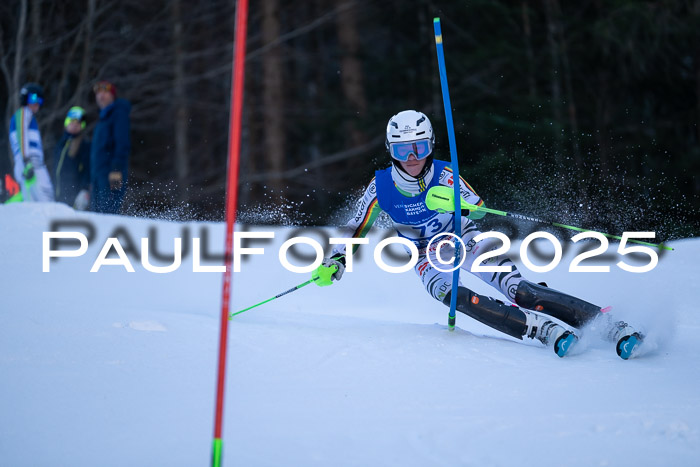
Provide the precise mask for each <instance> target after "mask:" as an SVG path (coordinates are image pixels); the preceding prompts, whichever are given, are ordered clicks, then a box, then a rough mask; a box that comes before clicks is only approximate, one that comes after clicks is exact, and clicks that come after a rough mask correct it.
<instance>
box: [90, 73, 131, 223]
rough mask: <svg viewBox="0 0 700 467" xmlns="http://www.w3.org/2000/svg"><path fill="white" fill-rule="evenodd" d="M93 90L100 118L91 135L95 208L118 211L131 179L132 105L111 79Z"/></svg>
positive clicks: (91, 179)
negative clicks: (129, 176) (130, 117)
mask: <svg viewBox="0 0 700 467" xmlns="http://www.w3.org/2000/svg"><path fill="white" fill-rule="evenodd" d="M93 91H94V92H95V100H96V101H97V105H98V107H99V108H100V118H99V120H98V122H97V126H96V127H95V131H94V133H93V135H92V147H91V150H90V182H91V185H92V194H91V203H92V210H93V211H96V212H103V213H110V214H117V213H119V210H120V209H121V205H122V201H123V199H124V193H125V192H126V186H127V182H128V171H129V153H130V151H131V142H130V137H129V112H130V111H131V104H129V102H128V101H126V100H124V99H117V89H116V88H115V86H114V84H112V83H110V82H109V81H100V82H99V83H97V84H96V85H95V87H94V88H93Z"/></svg>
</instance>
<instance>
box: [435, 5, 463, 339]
mask: <svg viewBox="0 0 700 467" xmlns="http://www.w3.org/2000/svg"><path fill="white" fill-rule="evenodd" d="M433 27H434V28H435V46H436V48H437V58H438V68H439V69H440V87H441V88H442V102H443V104H444V106H445V122H446V123H447V138H448V140H449V142H450V162H451V167H452V180H453V182H454V183H453V184H452V185H453V188H454V199H455V218H454V223H455V235H457V238H458V239H459V240H457V241H456V242H455V264H454V267H455V270H454V271H453V272H452V295H451V299H450V314H449V317H448V318H447V326H448V327H449V329H450V331H454V329H455V310H456V309H457V288H458V287H459V267H458V266H459V264H460V259H461V258H460V256H461V255H462V248H461V243H459V242H460V241H461V239H462V209H461V204H460V200H461V199H462V198H461V196H460V193H459V164H458V162H457V143H456V142H455V128H454V123H453V122H452V104H451V103H450V90H449V89H448V87H447V72H446V71H445V53H444V52H443V50H442V30H441V29H440V18H433Z"/></svg>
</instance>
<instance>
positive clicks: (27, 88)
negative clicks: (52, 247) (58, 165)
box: [10, 83, 54, 201]
mask: <svg viewBox="0 0 700 467" xmlns="http://www.w3.org/2000/svg"><path fill="white" fill-rule="evenodd" d="M43 103H44V90H43V89H42V87H41V86H39V85H38V84H35V83H27V84H25V85H24V86H22V89H21V90H20V104H21V107H20V108H19V109H18V110H17V112H15V113H14V115H13V116H12V118H11V119H10V146H11V147H12V152H13V154H14V161H15V168H14V175H15V180H16V181H17V183H19V185H20V188H21V190H22V198H23V200H24V201H53V200H54V194H53V193H54V190H53V185H52V184H51V177H50V176H49V171H48V169H47V168H46V164H45V162H44V149H43V146H42V144H41V133H40V132H39V125H38V123H37V121H36V118H35V116H36V114H37V113H38V112H39V110H40V109H41V106H42V105H43Z"/></svg>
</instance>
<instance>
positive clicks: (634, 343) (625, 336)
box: [608, 321, 644, 360]
mask: <svg viewBox="0 0 700 467" xmlns="http://www.w3.org/2000/svg"><path fill="white" fill-rule="evenodd" d="M608 336H609V339H610V340H611V341H613V342H616V344H615V351H616V352H617V355H618V356H619V357H620V358H621V359H623V360H627V359H629V358H630V357H632V356H633V355H634V353H635V351H636V350H638V349H639V346H640V345H641V344H642V342H643V341H644V336H643V335H642V334H641V333H640V332H639V331H637V330H636V329H634V328H633V327H632V326H630V325H629V324H627V323H625V322H624V321H616V322H615V323H613V327H612V328H611V329H610V332H609V334H608Z"/></svg>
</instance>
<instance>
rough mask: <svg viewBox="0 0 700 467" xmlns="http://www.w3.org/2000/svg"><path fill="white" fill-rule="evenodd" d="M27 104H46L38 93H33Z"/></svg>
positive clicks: (28, 97)
mask: <svg viewBox="0 0 700 467" xmlns="http://www.w3.org/2000/svg"><path fill="white" fill-rule="evenodd" d="M27 104H39V105H43V104H44V98H43V97H41V96H40V95H39V94H37V93H34V92H33V93H31V94H29V95H28V96H27Z"/></svg>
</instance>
